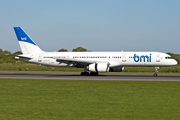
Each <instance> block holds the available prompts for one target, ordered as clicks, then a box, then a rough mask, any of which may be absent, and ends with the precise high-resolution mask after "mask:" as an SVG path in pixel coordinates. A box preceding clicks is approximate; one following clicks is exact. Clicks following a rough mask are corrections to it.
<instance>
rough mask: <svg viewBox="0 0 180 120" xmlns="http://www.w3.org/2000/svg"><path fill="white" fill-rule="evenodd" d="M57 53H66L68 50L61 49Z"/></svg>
mask: <svg viewBox="0 0 180 120" xmlns="http://www.w3.org/2000/svg"><path fill="white" fill-rule="evenodd" d="M58 52H68V50H67V49H64V48H62V49H60V50H58Z"/></svg>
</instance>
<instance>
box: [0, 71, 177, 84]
mask: <svg viewBox="0 0 180 120" xmlns="http://www.w3.org/2000/svg"><path fill="white" fill-rule="evenodd" d="M0 79H38V80H93V81H176V82H180V76H170V75H159V76H157V77H154V76H152V75H99V76H80V75H78V74H28V73H0Z"/></svg>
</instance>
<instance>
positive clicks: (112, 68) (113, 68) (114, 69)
mask: <svg viewBox="0 0 180 120" xmlns="http://www.w3.org/2000/svg"><path fill="white" fill-rule="evenodd" d="M123 70H124V67H110V69H109V72H122V71H123Z"/></svg>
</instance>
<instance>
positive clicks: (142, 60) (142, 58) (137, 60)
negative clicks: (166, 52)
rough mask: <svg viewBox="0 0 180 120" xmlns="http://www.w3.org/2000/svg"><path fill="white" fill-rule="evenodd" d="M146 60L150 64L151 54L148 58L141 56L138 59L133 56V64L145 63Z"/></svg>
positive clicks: (136, 56)
mask: <svg viewBox="0 0 180 120" xmlns="http://www.w3.org/2000/svg"><path fill="white" fill-rule="evenodd" d="M146 59H147V62H151V54H150V55H149V56H148V55H141V56H140V57H139V56H138V55H136V54H134V61H135V62H139V61H140V62H146Z"/></svg>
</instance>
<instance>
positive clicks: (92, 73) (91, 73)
mask: <svg viewBox="0 0 180 120" xmlns="http://www.w3.org/2000/svg"><path fill="white" fill-rule="evenodd" d="M90 75H91V76H96V75H98V72H90Z"/></svg>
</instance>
